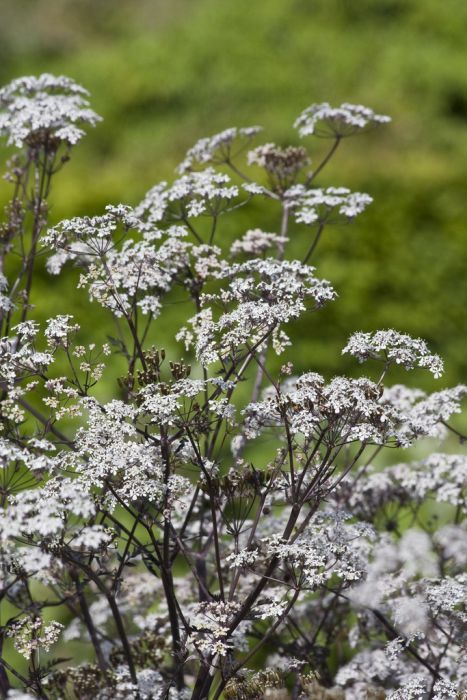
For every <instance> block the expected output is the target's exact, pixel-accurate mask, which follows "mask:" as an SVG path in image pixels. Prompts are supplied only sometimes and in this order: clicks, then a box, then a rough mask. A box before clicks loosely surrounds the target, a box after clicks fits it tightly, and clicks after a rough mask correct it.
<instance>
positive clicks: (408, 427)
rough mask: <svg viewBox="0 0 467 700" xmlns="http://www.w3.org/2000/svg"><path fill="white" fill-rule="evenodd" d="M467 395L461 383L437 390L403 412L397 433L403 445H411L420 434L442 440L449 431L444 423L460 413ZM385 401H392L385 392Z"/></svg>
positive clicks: (466, 388) (466, 387)
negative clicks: (450, 387) (462, 402)
mask: <svg viewBox="0 0 467 700" xmlns="http://www.w3.org/2000/svg"><path fill="white" fill-rule="evenodd" d="M466 395H467V386H465V385H462V384H460V385H459V386H456V387H453V388H452V389H443V390H442V391H436V392H434V393H432V394H430V395H429V396H427V397H426V398H422V400H421V401H418V402H416V403H414V405H413V406H412V407H411V408H409V409H408V410H407V409H406V410H405V411H403V412H401V425H400V428H399V430H398V433H397V437H398V440H399V442H400V444H401V445H403V446H406V445H410V444H411V443H412V442H413V441H414V440H415V439H417V438H418V437H420V436H424V435H427V436H429V437H434V438H437V439H439V440H442V439H443V438H444V437H445V436H446V433H447V428H446V427H445V426H444V425H443V423H445V422H446V421H447V420H448V419H449V418H450V417H451V416H452V415H453V414H455V413H460V412H461V407H460V402H461V400H462V399H463V398H464V397H465V396H466ZM383 400H384V401H387V400H389V402H391V401H392V396H391V395H390V393H389V392H388V393H387V392H385V393H384V397H383Z"/></svg>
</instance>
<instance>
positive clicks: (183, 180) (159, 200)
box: [135, 168, 239, 224]
mask: <svg viewBox="0 0 467 700" xmlns="http://www.w3.org/2000/svg"><path fill="white" fill-rule="evenodd" d="M238 195H239V188H238V187H237V186H236V185H232V184H231V179H230V177H229V176H228V175H227V174H226V173H220V172H216V171H215V170H214V169H213V168H206V170H201V171H199V172H187V173H186V174H185V175H182V177H180V178H179V179H178V180H175V182H174V183H173V184H172V185H170V186H169V185H168V184H167V183H166V182H160V183H158V184H157V185H155V186H154V187H153V188H152V189H150V190H149V192H148V193H147V194H146V196H145V198H144V199H143V201H142V202H141V203H140V204H139V205H138V206H137V207H136V209H135V214H136V216H138V217H139V218H141V219H143V220H144V221H146V222H147V223H151V224H158V223H159V222H161V221H169V222H180V221H185V220H186V219H191V218H196V217H198V216H202V215H204V216H219V214H221V213H223V212H224V211H225V210H226V209H228V208H229V207H230V206H231V203H232V201H233V200H234V199H236V198H237V197H238Z"/></svg>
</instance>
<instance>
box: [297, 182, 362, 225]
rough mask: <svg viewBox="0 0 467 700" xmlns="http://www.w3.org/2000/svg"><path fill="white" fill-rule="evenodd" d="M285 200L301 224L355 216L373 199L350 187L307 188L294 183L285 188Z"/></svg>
mask: <svg viewBox="0 0 467 700" xmlns="http://www.w3.org/2000/svg"><path fill="white" fill-rule="evenodd" d="M284 197H285V202H286V204H287V206H288V207H289V209H291V210H292V211H293V213H294V216H295V220H296V222H297V223H299V224H309V225H311V224H315V223H317V222H318V223H324V222H326V221H331V222H332V221H333V219H334V218H335V219H336V220H337V221H339V219H342V218H343V219H354V218H355V217H356V216H358V214H361V213H362V212H363V211H365V209H366V207H367V206H368V205H369V204H371V203H372V201H373V199H372V197H370V195H368V194H365V193H363V192H351V191H350V190H349V189H347V188H346V187H327V188H326V189H322V188H316V189H307V188H306V187H305V186H304V185H294V186H293V187H291V188H290V189H288V190H287V191H286V192H285V195H284Z"/></svg>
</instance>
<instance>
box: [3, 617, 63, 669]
mask: <svg viewBox="0 0 467 700" xmlns="http://www.w3.org/2000/svg"><path fill="white" fill-rule="evenodd" d="M62 629H63V625H62V624H61V623H60V622H55V621H53V622H50V623H49V624H48V625H44V622H43V620H42V618H41V617H24V618H22V619H20V620H18V622H14V623H13V624H12V625H10V626H9V627H8V629H7V636H8V637H12V638H13V640H14V645H15V648H16V650H17V651H19V653H20V654H21V655H22V656H24V657H25V658H26V659H30V657H31V654H33V653H34V652H35V651H37V650H39V649H44V650H45V651H49V649H50V647H51V646H52V645H53V644H55V643H56V642H57V640H58V638H59V636H60V632H61V630H62Z"/></svg>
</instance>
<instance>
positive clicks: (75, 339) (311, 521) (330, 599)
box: [0, 75, 467, 700]
mask: <svg viewBox="0 0 467 700" xmlns="http://www.w3.org/2000/svg"><path fill="white" fill-rule="evenodd" d="M98 121H99V117H98V116H97V115H96V114H95V113H94V112H93V111H91V110H90V108H89V105H88V102H87V93H86V92H85V91H84V89H83V88H81V87H80V86H78V85H76V84H75V83H73V82H72V81H71V80H69V79H67V78H63V77H61V78H55V77H53V76H50V75H42V76H40V77H39V78H23V79H21V80H17V81H14V82H13V83H12V84H11V85H9V86H7V87H6V88H3V89H2V90H0V133H1V134H2V135H3V136H4V137H5V139H6V141H7V143H8V144H9V145H10V146H14V147H16V149H17V151H16V154H15V155H14V156H13V158H12V159H11V160H10V163H9V168H8V172H7V179H8V180H9V181H10V182H11V184H12V196H11V201H10V203H9V204H8V206H7V208H6V212H5V218H4V222H3V224H2V226H1V231H0V329H1V338H0V391H1V394H0V419H1V432H0V468H1V490H0V498H1V506H2V510H1V514H0V547H1V550H0V556H1V570H2V583H1V606H2V625H3V627H2V630H1V637H0V693H1V694H2V696H3V697H9V698H10V697H11V698H14V697H17V698H33V697H39V698H51V699H57V700H58V699H59V698H79V699H84V700H85V699H86V698H100V699H101V700H104V699H105V698H110V697H112V698H117V699H118V698H135V699H139V700H150V699H153V700H156V699H162V698H171V699H172V700H176V699H177V698H178V699H180V700H182V699H185V698H192V700H201V699H202V698H213V699H217V698H221V697H223V698H263V697H264V698H287V697H301V698H349V699H355V700H357V699H359V698H362V699H363V698H370V697H371V698H384V697H388V698H392V699H393V700H398V699H402V698H404V699H407V700H408V699H410V698H427V699H428V698H436V699H437V700H442V699H443V700H444V699H447V698H455V697H459V698H460V697H465V693H466V689H467V657H466V655H465V646H463V645H464V644H465V626H466V614H465V593H466V584H467V578H466V574H465V566H466V563H467V547H466V541H467V537H466V535H467V532H466V526H465V511H466V495H467V494H466V479H467V460H466V457H465V455H462V454H458V455H456V454H444V453H442V452H440V451H439V449H440V447H439V443H440V442H441V441H442V440H443V439H444V437H445V436H446V434H447V433H448V432H449V431H454V432H455V433H457V435H458V436H460V437H462V435H460V434H459V433H458V431H457V429H454V428H453V427H451V425H450V422H449V421H450V418H451V416H452V415H453V414H455V413H458V412H459V411H460V403H461V400H462V398H463V397H464V396H465V394H466V393H467V387H464V386H458V387H455V388H452V389H441V390H440V391H438V392H436V393H433V394H428V395H427V394H426V393H425V392H423V391H421V390H417V389H413V388H407V387H404V386H402V385H400V384H393V385H392V384H391V371H392V368H393V366H394V365H399V366H401V367H403V368H405V369H406V370H408V371H415V372H422V371H428V372H431V373H432V375H434V377H435V378H437V377H439V376H440V375H441V373H442V370H443V363H442V361H441V359H440V358H439V357H438V356H437V355H435V354H433V353H432V352H431V351H430V349H429V348H428V346H427V345H426V343H425V342H424V341H422V340H420V339H415V338H411V337H410V336H408V335H406V334H404V333H401V332H398V331H395V330H383V331H375V332H374V333H361V332H357V333H355V334H354V335H353V336H352V337H351V338H350V339H349V340H348V341H347V342H345V340H344V341H343V346H344V349H343V352H345V353H349V354H351V355H353V356H354V357H355V358H356V360H358V362H369V363H370V364H371V366H370V368H369V370H368V371H369V372H370V373H372V372H373V370H374V368H375V367H376V368H377V369H376V371H375V378H373V379H370V378H368V377H365V376H360V377H357V378H349V377H344V376H337V377H334V378H325V377H323V376H321V375H320V374H318V373H317V371H316V369H317V368H315V367H313V366H310V367H309V368H308V369H307V371H306V372H305V373H303V374H298V375H296V374H295V373H294V368H293V364H292V362H293V358H294V353H293V347H292V342H291V339H290V337H289V335H288V327H289V325H290V322H292V321H294V322H296V321H297V319H303V318H308V316H309V314H312V313H315V312H319V311H320V309H321V308H322V307H323V306H325V305H327V304H332V303H335V299H336V296H337V293H336V291H335V289H334V288H333V286H332V284H331V283H330V282H328V281H327V280H323V279H321V277H320V275H319V266H318V268H316V267H315V264H318V265H319V260H317V259H316V252H317V245H318V243H319V241H320V239H321V237H322V234H323V231H324V230H325V229H326V228H327V227H328V226H332V225H333V224H335V223H336V222H337V223H339V222H342V221H346V222H348V221H353V219H355V218H356V217H357V216H358V215H359V214H360V213H361V212H363V210H364V209H365V208H366V207H367V206H368V205H369V204H370V203H371V197H370V196H369V195H367V194H363V193H352V192H351V191H350V190H348V189H347V188H344V187H334V188H331V187H328V188H322V187H320V186H318V184H319V183H318V182H317V179H318V176H319V175H320V174H321V172H322V170H323V168H324V167H325V166H326V164H327V163H328V161H329V160H330V158H331V157H332V156H333V155H334V153H335V152H336V149H337V147H338V145H339V143H340V142H341V140H342V139H343V138H344V137H349V136H351V135H353V134H356V133H359V132H361V131H367V130H368V129H369V128H372V127H376V126H379V125H381V124H382V123H385V122H387V121H389V119H388V117H385V116H381V115H377V114H375V113H374V112H372V111H371V110H369V109H367V108H364V107H361V106H355V105H349V104H345V105H342V106H341V107H339V108H331V107H330V106H329V105H327V104H324V105H313V106H311V107H309V108H308V109H306V110H305V111H304V112H303V113H302V115H301V116H300V117H299V118H298V119H297V122H296V125H295V126H296V128H297V129H298V132H299V136H300V137H303V139H304V141H303V143H304V145H303V146H300V147H296V146H290V147H286V148H283V147H281V146H277V145H275V144H271V143H267V144H265V145H263V146H255V145H254V144H253V143H252V141H253V139H255V138H257V137H258V134H259V132H260V129H259V128H258V127H250V128H242V129H235V128H232V129H227V130H225V131H224V132H222V133H221V134H218V135H216V136H213V137H210V138H205V139H202V140H201V141H199V142H198V143H197V144H196V145H195V146H194V147H193V148H191V149H190V150H189V152H188V154H187V156H186V158H185V160H184V161H183V163H182V165H181V166H180V168H179V171H178V172H179V177H178V179H176V180H175V181H174V182H173V183H172V184H168V183H166V182H163V183H160V184H157V185H155V186H154V187H152V189H151V190H149V192H148V194H147V195H146V196H145V197H144V199H143V200H142V202H141V203H140V204H139V205H138V206H136V207H131V206H127V205H123V204H118V205H109V206H108V207H107V209H106V211H105V212H103V213H99V214H98V215H93V216H86V217H78V218H73V219H69V220H66V221H61V222H58V223H56V224H55V225H53V226H52V225H51V224H50V223H49V218H48V197H49V194H50V190H51V184H52V181H53V180H54V179H55V176H56V175H57V174H58V173H59V171H60V170H61V168H62V167H63V166H64V164H65V163H66V161H67V160H68V159H69V157H70V153H71V151H72V149H73V148H74V146H75V144H76V143H77V142H78V141H79V140H80V138H81V137H82V136H83V134H84V132H85V131H86V129H87V128H88V127H90V126H94V125H95V124H96V123H97V122H98ZM316 136H318V137H319V136H325V137H330V138H331V139H332V141H331V146H330V149H329V150H328V152H327V154H325V155H324V157H322V158H321V160H320V159H319V158H318V159H317V160H316V162H315V157H316V155H315V151H316V152H318V151H319V148H316V149H315V148H314V146H313V144H314V143H315V142H314V141H313V138H314V137H316ZM308 146H310V147H311V153H310V152H309V150H308ZM250 167H251V169H250ZM257 198H260V199H261V201H262V202H263V203H265V204H266V205H269V206H270V207H271V209H273V210H274V211H276V212H277V228H276V230H274V231H263V230H262V228H261V221H257V220H255V221H252V222H251V228H250V229H249V230H247V231H244V230H240V231H238V232H237V235H236V238H235V240H234V241H231V240H228V238H227V237H225V236H224V234H223V230H222V226H223V222H224V220H225V217H229V215H230V214H231V212H233V211H234V210H236V209H237V208H238V207H245V208H248V207H249V205H250V203H251V201H252V200H255V199H257ZM252 211H257V210H255V209H254V208H253V209H252ZM252 218H253V217H252ZM292 235H293V236H294V238H296V239H297V238H299V239H300V240H302V241H303V244H302V257H301V259H296V260H294V259H290V258H289V257H288V243H289V239H290V237H291V236H292ZM44 255H46V256H47V269H48V271H49V273H50V274H51V275H58V274H62V275H63V274H67V275H70V276H72V277H73V278H74V279H75V281H76V285H77V287H78V289H79V290H82V291H80V292H78V293H81V294H86V293H87V295H88V297H89V301H90V303H91V304H99V305H100V306H101V307H103V309H105V311H106V313H108V314H109V317H111V318H112V319H113V321H114V322H115V324H116V326H117V328H118V339H117V340H113V341H112V343H111V344H109V342H108V339H107V338H106V337H99V333H100V331H99V329H93V331H94V330H95V337H94V340H93V342H92V343H91V344H88V345H86V344H83V342H82V340H81V339H80V333H81V331H80V323H81V324H82V323H86V318H84V319H74V318H73V317H72V316H71V315H60V316H56V317H53V318H50V319H48V321H47V322H46V323H45V324H43V325H41V324H40V323H39V322H38V321H37V320H36V319H35V315H36V313H37V311H36V309H35V308H34V307H33V305H32V303H31V291H32V289H33V284H34V280H35V271H36V269H37V260H38V258H39V256H44ZM311 263H312V264H311ZM76 267H78V268H79V274H77V272H76ZM175 292H177V293H178V298H181V299H183V301H184V302H185V306H184V308H186V310H187V312H186V319H185V323H184V324H183V325H182V326H181V327H176V328H175V327H174V328H173V333H174V336H175V337H176V339H177V342H178V343H179V348H180V351H179V353H178V354H175V355H174V356H172V357H170V356H168V354H167V353H166V351H165V350H164V349H163V348H161V347H160V346H157V345H156V346H155V345H154V343H153V339H154V338H157V328H158V324H159V323H160V322H162V319H163V318H164V316H163V314H164V310H165V308H166V306H167V304H168V303H169V300H170V299H171V298H172V296H171V295H173V294H174V293H175ZM165 323H167V321H166V320H165ZM275 354H277V355H283V356H284V358H285V359H283V364H282V367H281V369H280V370H277V369H275V368H276V367H277V366H278V365H277V362H275V361H272V360H273V359H274V357H273V356H274V355H275ZM117 356H118V357H117ZM182 357H183V358H184V359H182ZM117 361H118V362H120V363H124V365H125V372H124V374H123V376H122V377H121V378H120V381H119V382H118V383H117V384H116V385H115V386H113V398H111V399H110V400H108V401H106V402H103V401H102V400H100V399H99V398H98V397H99V395H100V394H99V391H98V389H99V385H100V384H101V383H102V382H103V381H107V386H110V383H109V380H106V368H107V367H108V366H109V365H111V364H112V363H114V362H117ZM378 363H379V367H378ZM57 367H60V370H57ZM64 367H65V368H66V369H63V368H64ZM247 395H248V396H247ZM245 396H247V398H246V399H245ZM71 419H73V420H71ZM73 425H78V427H77V428H73V427H72V426H73ZM426 437H431V438H433V439H436V440H437V441H438V449H437V450H436V452H435V453H433V454H431V455H429V456H428V457H427V458H425V459H422V460H418V461H415V462H408V463H400V462H399V461H397V460H396V463H393V464H392V466H389V467H387V468H385V469H381V468H377V467H376V466H375V464H374V461H375V459H376V457H377V455H378V454H379V453H380V452H382V451H384V450H390V449H393V448H401V449H402V448H407V447H409V446H411V445H413V444H414V443H415V442H416V441H418V440H420V439H424V438H426ZM400 454H401V453H400V451H398V452H397V459H399V458H400ZM436 502H438V503H440V504H441V505H440V506H436ZM440 515H441V516H442V517H438V516H440ZM72 641H73V642H74V643H73V644H71V642H72ZM80 645H81V647H80ZM78 648H81V649H82V652H77V651H76V650H77V649H78ZM57 654H58V656H57ZM21 659H23V660H21Z"/></svg>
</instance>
